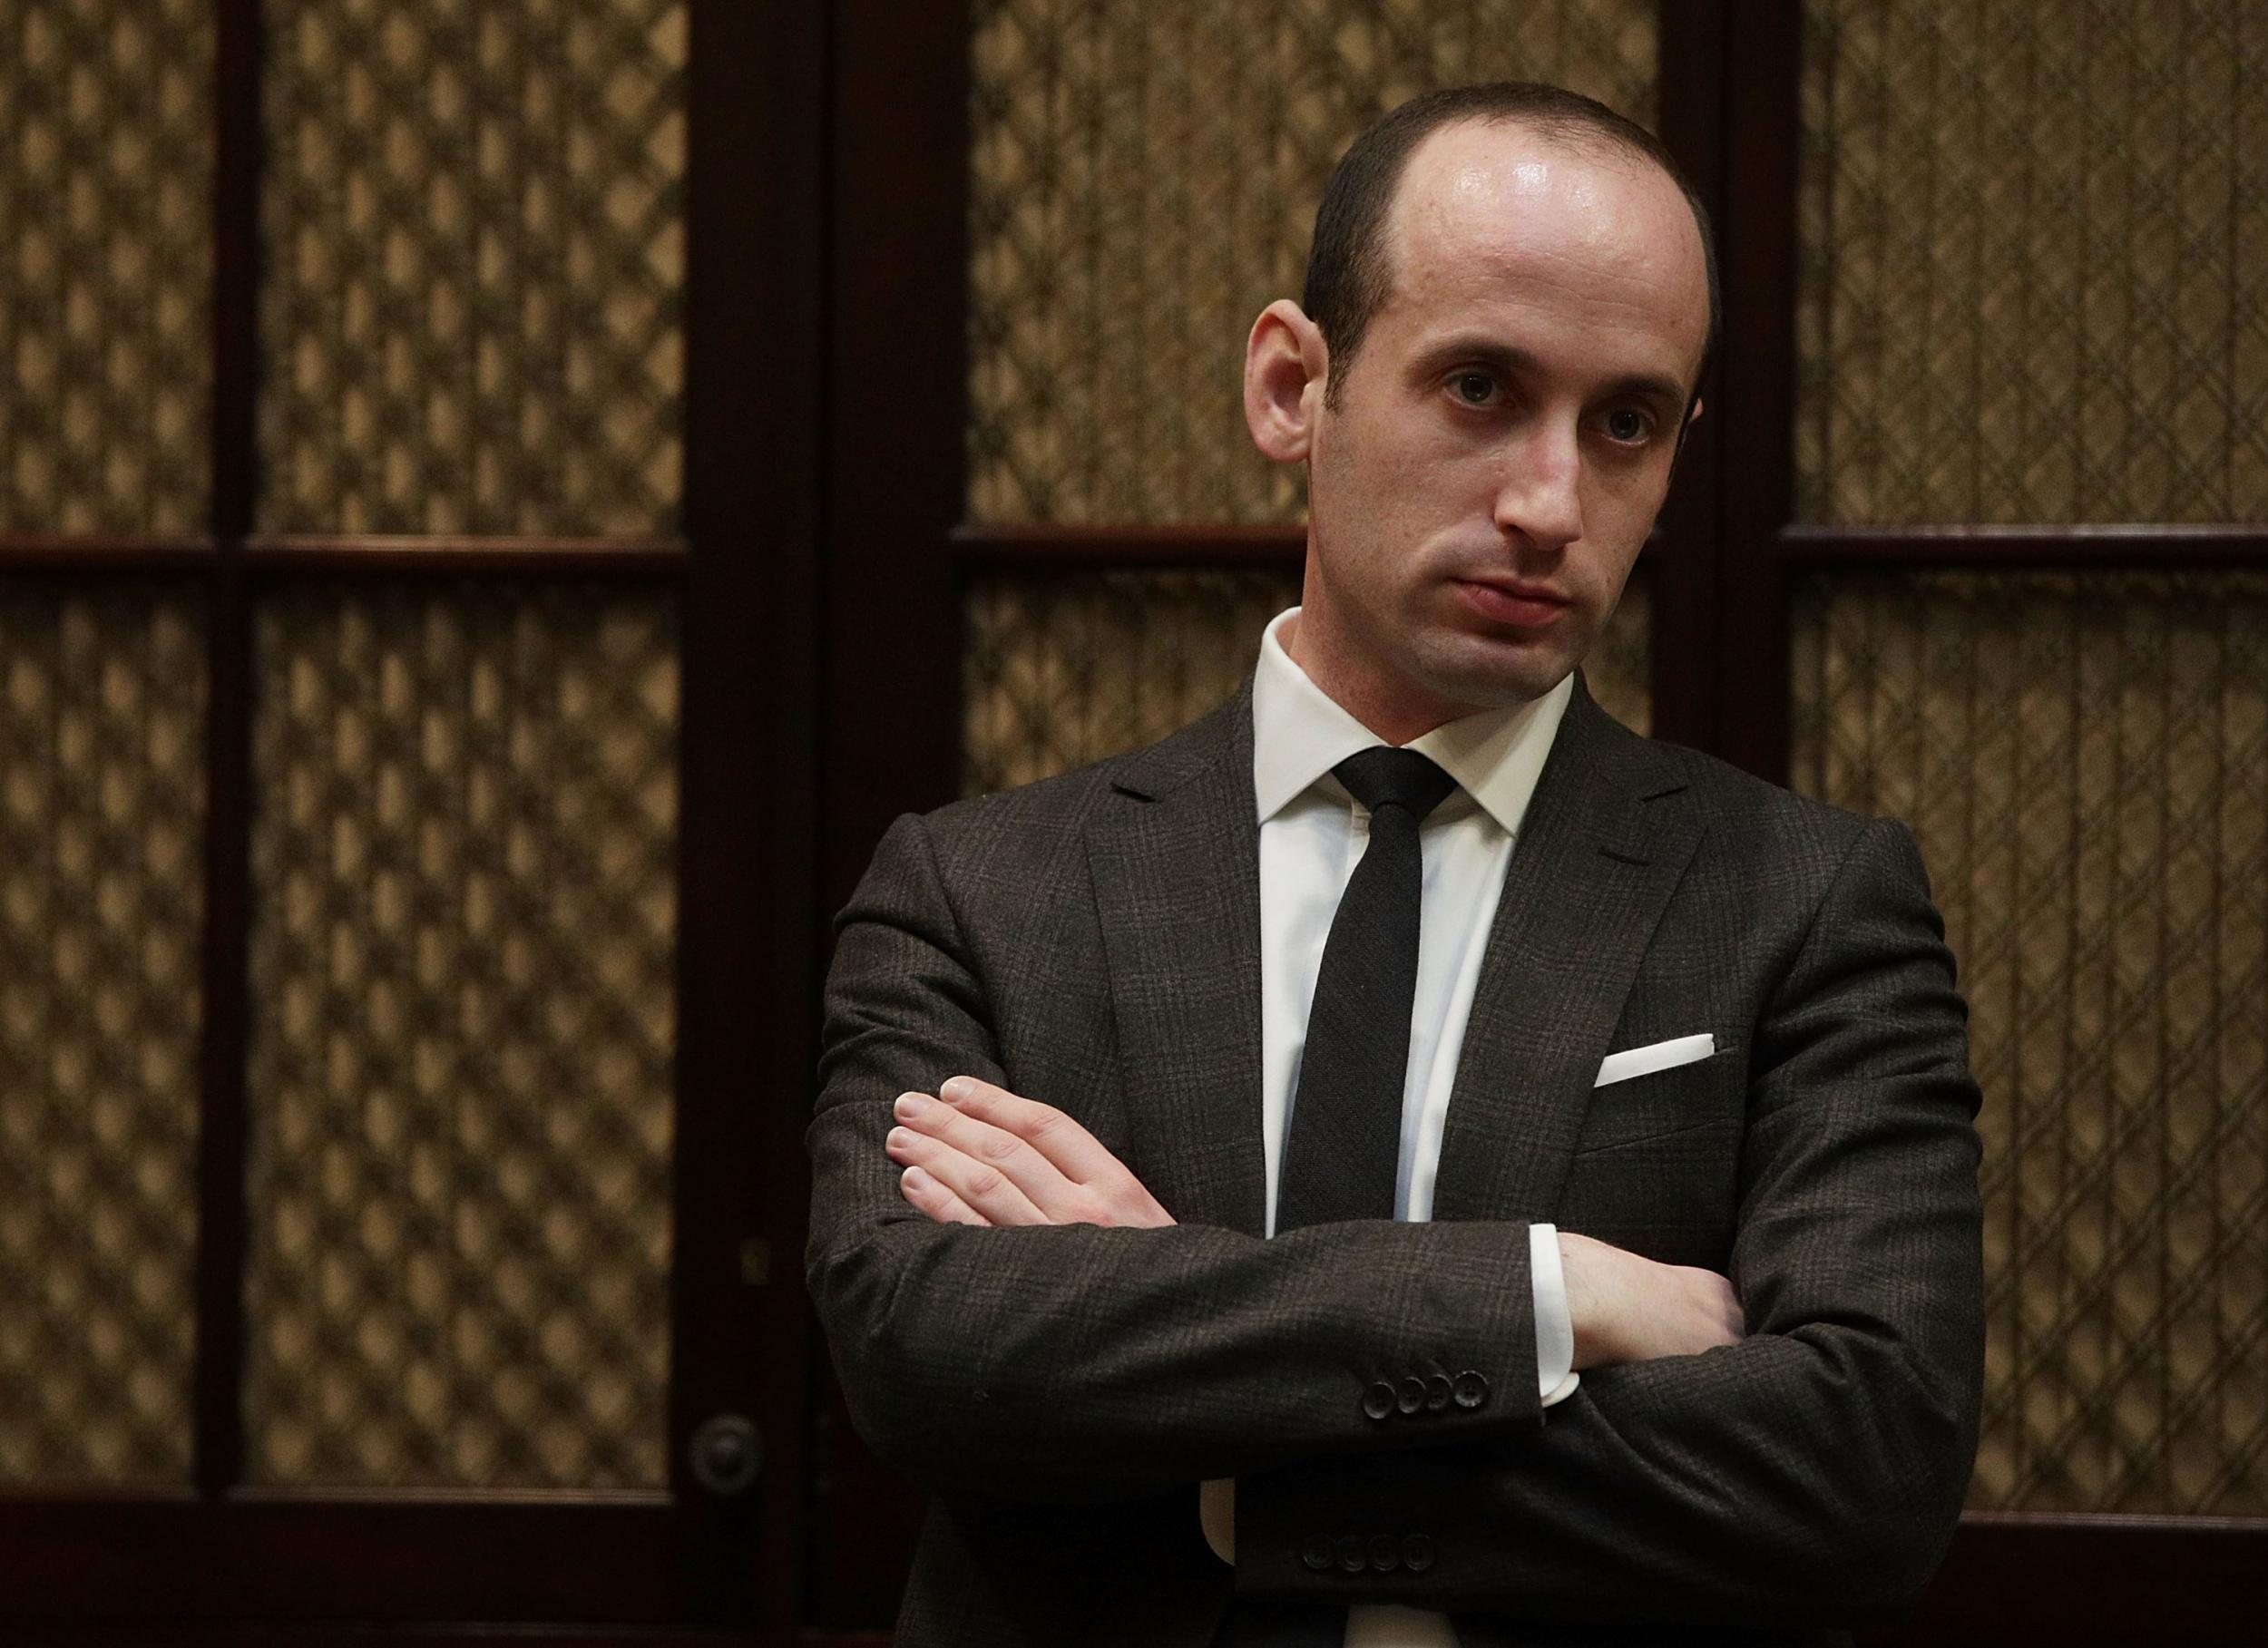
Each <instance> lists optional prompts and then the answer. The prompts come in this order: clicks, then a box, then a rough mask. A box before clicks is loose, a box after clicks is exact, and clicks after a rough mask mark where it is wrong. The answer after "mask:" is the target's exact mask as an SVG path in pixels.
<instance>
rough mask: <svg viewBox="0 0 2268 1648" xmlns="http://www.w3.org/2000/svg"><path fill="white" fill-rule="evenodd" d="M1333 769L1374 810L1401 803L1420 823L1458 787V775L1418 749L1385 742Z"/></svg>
mask: <svg viewBox="0 0 2268 1648" xmlns="http://www.w3.org/2000/svg"><path fill="white" fill-rule="evenodd" d="M1331 772H1332V775H1333V776H1334V777H1335V778H1337V779H1338V781H1339V782H1340V783H1341V784H1343V785H1346V793H1347V794H1348V795H1352V796H1354V799H1355V800H1357V801H1359V802H1361V803H1362V804H1363V805H1364V807H1365V808H1366V809H1367V810H1369V811H1370V812H1373V813H1375V812H1377V811H1378V809H1379V808H1381V807H1400V808H1401V809H1402V810H1403V812H1405V813H1407V814H1409V815H1410V817H1411V819H1412V820H1413V822H1415V823H1420V824H1422V823H1423V822H1424V820H1425V815H1426V814H1428V813H1431V812H1432V810H1433V809H1434V808H1435V807H1437V806H1439V805H1441V804H1442V800H1443V798H1444V797H1446V796H1447V795H1448V794H1449V792H1450V791H1452V790H1453V789H1455V788H1456V787H1457V781H1456V780H1455V779H1454V778H1452V777H1451V776H1450V775H1448V774H1447V773H1444V772H1443V771H1442V769H1441V768H1440V767H1438V766H1436V765H1433V763H1432V762H1431V761H1429V760H1427V759H1426V758H1425V757H1424V756H1421V755H1419V754H1418V753H1417V752H1416V751H1415V750H1410V749H1388V748H1387V747H1386V746H1384V745H1383V744H1382V745H1380V746H1378V747H1377V748H1375V749H1366V750H1364V752H1363V753H1362V754H1361V755H1359V756H1348V757H1347V758H1346V759H1345V760H1344V761H1342V762H1340V763H1339V765H1336V766H1334V767H1333V768H1332V769H1331Z"/></svg>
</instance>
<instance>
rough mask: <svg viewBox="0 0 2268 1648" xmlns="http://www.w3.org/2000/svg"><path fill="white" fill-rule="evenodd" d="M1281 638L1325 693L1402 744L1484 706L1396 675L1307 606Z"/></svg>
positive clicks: (1290, 655) (1387, 738) (1384, 736)
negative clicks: (1443, 694)
mask: <svg viewBox="0 0 2268 1648" xmlns="http://www.w3.org/2000/svg"><path fill="white" fill-rule="evenodd" d="M1276 639H1278V640H1279V641H1281V642H1282V643H1283V647H1284V654H1285V656H1286V658H1290V659H1291V660H1292V662H1293V663H1295V664H1296V665H1298V666H1299V667H1300V668H1301V669H1302V670H1303V671H1304V672H1305V674H1306V677H1307V678H1308V679H1309V680H1311V681H1313V682H1314V683H1315V685H1316V686H1317V687H1320V688H1322V690H1323V693H1324V696H1325V697H1328V698H1329V699H1330V700H1331V701H1332V702H1333V703H1334V704H1336V705H1337V706H1338V707H1340V708H1341V709H1344V711H1346V713H1347V714H1348V715H1350V716H1353V717H1354V718H1355V719H1356V720H1357V721H1360V722H1361V723H1362V724H1363V725H1364V726H1366V727H1368V728H1369V729H1370V730H1371V731H1372V732H1374V733H1375V734H1377V735H1378V736H1379V737H1380V738H1382V739H1383V740H1384V741H1385V742H1386V743H1388V744H1391V745H1394V746H1397V747H1399V746H1402V745H1404V744H1407V743H1409V742H1411V741H1412V740H1413V739H1415V738H1420V737H1422V736H1425V735H1426V734H1427V733H1430V732H1432V730H1433V729H1434V728H1435V727H1437V726H1443V725H1445V724H1446V723H1448V722H1451V721H1454V720H1457V719H1458V718H1459V717H1463V716H1470V715H1473V714H1476V713H1477V712H1478V711H1479V709H1480V708H1481V706H1478V705H1472V704H1458V703H1453V702H1452V701H1451V700H1449V699H1447V698H1443V697H1437V696H1436V695H1434V694H1432V693H1430V692H1427V691H1426V690H1424V689H1423V688H1422V687H1418V686H1416V685H1415V684H1414V683H1412V682H1409V681H1404V680H1402V679H1400V678H1396V677H1393V676H1392V675H1391V674H1390V672H1388V671H1386V670H1384V669H1382V668H1379V667H1378V666H1376V665H1375V664H1374V663H1373V662H1372V661H1371V660H1369V659H1368V658H1364V656H1363V655H1362V654H1361V653H1360V652H1359V651H1358V650H1357V649H1356V648H1351V647H1348V646H1347V645H1345V644H1344V640H1343V639H1341V638H1340V637H1339V636H1338V635H1337V633H1336V631H1335V630H1334V628H1333V626H1332V625H1331V624H1330V623H1329V622H1328V621H1320V622H1319V621H1316V620H1315V619H1312V618H1311V617H1310V615H1309V612H1308V610H1307V609H1305V608H1303V609H1302V610H1301V612H1300V614H1299V616H1298V617H1297V618H1295V619H1292V621H1291V622H1290V623H1288V624H1286V626H1285V627H1284V629H1283V632H1282V633H1281V634H1280V635H1279V636H1278V637H1277V638H1276Z"/></svg>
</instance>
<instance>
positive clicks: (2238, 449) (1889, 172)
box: [1795, 0, 2268, 523]
mask: <svg viewBox="0 0 2268 1648" xmlns="http://www.w3.org/2000/svg"><path fill="white" fill-rule="evenodd" d="M1803 132H1804V137H1803V142H1804V152H1803V161H1802V178H1803V181H1802V200H1801V222H1800V241H1801V259H1802V270H1803V276H1802V282H1801V296H1800V301H1799V309H1798V341H1799V363H1800V364H1799V395H1798V399H1799V406H1798V413H1797V420H1796V435H1795V455H1796V475H1797V483H1796V498H1797V515H1798V518H1799V519H1803V520H1806V521H1817V522H1835V523H1854V522H2116V521H2158V522H2201V521H2202V522H2209V521H2258V520H2263V519H2268V7H2263V6H2261V5H2256V4H2253V0H2147V3H2145V4H2137V3H2136V0H1994V4H1991V5H1978V4H1976V3H1975V0H1900V3H1899V4H1897V5H1881V4H1878V3H1877V0H1807V4H1806V5H1805V6H1804V81H1803Z"/></svg>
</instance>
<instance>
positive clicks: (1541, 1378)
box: [1528, 1224, 1582, 1408]
mask: <svg viewBox="0 0 2268 1648" xmlns="http://www.w3.org/2000/svg"><path fill="white" fill-rule="evenodd" d="M1528 1274H1529V1278H1530V1285H1531V1286H1532V1288H1533V1289H1534V1292H1535V1304H1536V1312H1535V1313H1536V1394H1537V1395H1538V1396H1540V1397H1541V1398H1542V1399H1543V1405H1544V1406H1545V1407H1546V1408H1549V1407H1550V1406H1551V1405H1552V1404H1553V1403H1554V1402H1559V1401H1564V1400H1566V1399H1567V1398H1568V1397H1569V1396H1571V1395H1573V1394H1574V1391H1575V1387H1576V1386H1577V1385H1579V1384H1580V1383H1581V1382H1582V1380H1581V1376H1580V1375H1579V1374H1578V1373H1577V1372H1576V1371H1575V1317H1574V1313H1573V1312H1570V1311H1569V1309H1568V1304H1567V1267H1566V1266H1565V1265H1563V1264H1561V1263H1559V1226H1558V1225H1556V1224H1530V1226H1529V1227H1528Z"/></svg>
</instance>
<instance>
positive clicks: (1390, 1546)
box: [1370, 1534, 1402, 1574]
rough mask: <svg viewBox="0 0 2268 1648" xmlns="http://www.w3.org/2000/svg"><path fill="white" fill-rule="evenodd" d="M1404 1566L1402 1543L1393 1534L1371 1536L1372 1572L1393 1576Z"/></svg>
mask: <svg viewBox="0 0 2268 1648" xmlns="http://www.w3.org/2000/svg"><path fill="white" fill-rule="evenodd" d="M1401 1565H1402V1542H1401V1541H1400V1540H1398V1539H1396V1538H1395V1537H1394V1536H1393V1535H1392V1534H1373V1535H1372V1536H1370V1571H1371V1572H1372V1573H1374V1574H1391V1573H1393V1571H1394V1570H1395V1569H1396V1568H1398V1567H1400V1566H1401Z"/></svg>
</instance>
